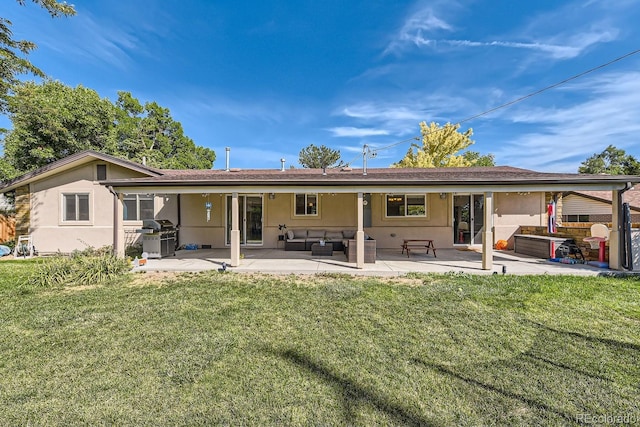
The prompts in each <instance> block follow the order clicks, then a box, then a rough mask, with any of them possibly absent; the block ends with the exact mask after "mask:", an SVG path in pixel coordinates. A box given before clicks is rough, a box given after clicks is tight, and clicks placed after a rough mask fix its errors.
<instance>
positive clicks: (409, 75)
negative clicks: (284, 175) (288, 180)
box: [0, 0, 640, 172]
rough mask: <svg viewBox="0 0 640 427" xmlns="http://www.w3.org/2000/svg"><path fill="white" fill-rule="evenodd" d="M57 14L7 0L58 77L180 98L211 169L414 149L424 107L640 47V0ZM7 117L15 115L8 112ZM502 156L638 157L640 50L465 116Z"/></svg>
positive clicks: (179, 114) (473, 98)
mask: <svg viewBox="0 0 640 427" xmlns="http://www.w3.org/2000/svg"><path fill="white" fill-rule="evenodd" d="M75 7H76V10H77V15H76V16H74V17H71V18H57V19H52V18H50V17H49V15H48V14H47V13H46V12H45V11H44V10H43V9H40V8H39V7H38V6H36V5H35V4H32V3H30V2H29V3H27V4H26V5H25V6H19V5H18V3H17V2H16V1H5V2H4V4H3V10H2V12H1V13H0V16H2V17H5V18H8V19H10V20H11V21H12V22H13V31H14V35H15V37H17V38H22V39H28V40H32V41H34V42H36V43H37V44H38V46H39V47H38V49H37V50H36V51H34V52H33V53H32V54H31V55H30V56H29V58H30V60H31V61H32V62H33V63H34V64H36V65H37V66H39V67H40V68H41V69H42V70H44V71H45V72H46V73H47V74H48V75H49V76H51V77H52V78H54V79H56V80H59V81H61V82H63V83H65V84H67V85H70V86H76V85H79V84H81V85H83V86H86V87H89V88H92V89H94V90H96V91H97V92H98V93H99V94H100V95H101V96H102V97H106V98H110V99H112V100H114V99H115V98H116V97H117V91H120V90H124V91H129V92H131V93H132V94H133V96H135V97H136V98H138V99H139V100H141V101H142V102H145V101H156V102H158V103H159V104H160V105H162V106H164V107H167V108H169V109H170V111H171V113H172V116H173V117H174V119H175V120H178V121H180V122H181V123H182V125H183V127H184V131H185V134H186V135H187V136H189V137H191V138H192V139H193V140H194V141H195V143H196V144H198V145H202V146H207V147H210V148H212V149H214V150H215V151H216V155H217V160H216V162H215V165H214V168H223V167H224V156H225V150H224V147H227V146H228V147H231V161H230V163H231V166H232V167H238V168H245V169H246V168H278V167H279V166H280V158H283V157H284V158H285V159H286V162H287V166H289V165H295V166H299V165H298V153H299V152H300V150H301V149H302V148H303V147H305V146H307V145H309V144H315V145H323V144H324V145H326V146H329V147H331V148H334V149H338V150H340V152H341V154H342V158H343V160H344V161H345V162H351V164H352V165H353V166H354V167H361V166H362V154H361V153H362V147H363V145H364V144H367V145H369V146H370V147H372V148H374V149H375V148H381V147H387V146H389V145H393V147H391V148H386V149H381V150H379V151H378V152H377V156H376V157H375V158H374V159H371V160H369V162H368V166H369V167H386V166H388V165H390V164H391V163H393V162H395V161H398V160H400V159H401V158H402V157H403V156H404V154H405V152H406V150H407V149H408V148H409V144H410V142H411V141H407V142H404V143H399V144H395V143H398V142H400V141H404V140H407V139H410V138H411V137H414V136H418V135H419V125H418V123H419V122H421V121H426V122H431V121H435V122H437V123H440V124H444V123H447V122H451V123H455V122H458V121H461V120H464V119H466V118H469V117H471V116H474V115H476V114H478V113H482V112H484V111H486V110H489V109H491V108H493V107H496V106H498V105H501V104H504V103H506V102H509V101H511V100H513V99H516V98H518V97H521V96H524V95H527V94H529V93H531V92H534V91H536V90H538V89H541V88H544V87H546V86H549V85H552V84H554V83H557V82H559V81H562V80H564V79H566V78H568V77H571V76H574V75H576V74H578V73H581V72H583V71H586V70H589V69H591V68H593V67H597V66H599V65H601V64H604V63H606V62H609V61H610V60H612V59H615V58H617V57H620V56H622V55H624V54H626V53H629V52H632V51H634V50H636V49H638V48H640V43H639V42H638V41H639V40H640V34H639V33H640V26H638V24H637V23H638V22H640V8H639V7H638V5H637V2H636V1H635V0H616V1H607V0H591V1H589V0H580V1H555V0H554V1H552V0H536V1H527V2H524V1H511V2H507V1H496V0H477V1H472V0H468V1H467V0H446V1H445V0H442V1H383V0H368V1H358V0H354V1H335V0H325V1H272V0H266V1H261V2H235V1H234V2H232V1H228V0H219V1H211V0H199V1H198V0H181V1H160V0H136V1H131V2H125V1H118V2H111V1H109V2H107V1H99V0H78V1H77V2H75ZM2 120H3V121H4V123H0V125H3V124H4V125H5V126H6V119H2ZM469 127H471V128H473V131H474V135H473V140H474V141H475V144H474V145H472V146H471V148H470V149H471V150H474V151H479V152H480V153H482V154H488V153H492V154H494V155H495V158H496V163H497V164H500V165H511V166H517V167H523V168H528V169H534V170H539V171H552V172H576V171H577V168H578V166H579V165H580V163H581V162H582V161H584V160H585V159H586V158H588V157H589V156H591V155H592V154H594V153H599V152H601V151H602V150H604V149H605V148H606V147H607V146H608V145H610V144H612V145H614V146H616V147H618V148H622V149H624V150H625V151H626V152H627V153H628V154H632V155H634V156H635V157H636V158H639V159H640V143H638V135H640V54H638V55H633V56H630V57H628V58H626V59H624V60H622V61H619V62H616V63H615V64H612V65H611V66H608V67H605V68H603V69H600V70H598V71H596V72H593V73H590V74H588V75H586V76H584V77H582V78H579V79H576V80H572V81H571V82H569V83H568V84H566V85H562V86H560V87H558V88H555V89H553V90H549V91H546V92H544V93H542V94H540V95H538V96H535V97H532V98H529V99H527V100H526V101H524V102H521V103H518V104H516V105H513V106H511V107H509V108H505V109H501V110H499V111H496V112H493V113H491V114H488V115H485V116H482V117H479V118H476V119H474V120H471V121H468V122H465V123H463V125H462V128H461V129H462V130H466V129H467V128H469Z"/></svg>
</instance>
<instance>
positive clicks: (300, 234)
mask: <svg viewBox="0 0 640 427" xmlns="http://www.w3.org/2000/svg"><path fill="white" fill-rule="evenodd" d="M291 231H293V237H292V238H293V239H306V238H307V230H291Z"/></svg>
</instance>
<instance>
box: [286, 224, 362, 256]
mask: <svg viewBox="0 0 640 427" xmlns="http://www.w3.org/2000/svg"><path fill="white" fill-rule="evenodd" d="M355 235H356V231H355V230H339V231H334V230H316V229H293V230H288V231H287V232H286V233H285V236H284V250H285V251H310V250H311V245H313V244H314V243H318V242H320V240H324V241H325V242H327V244H332V245H333V250H334V251H344V248H345V246H346V245H345V244H346V241H347V240H349V239H354V238H355Z"/></svg>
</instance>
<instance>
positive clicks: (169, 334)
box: [0, 261, 640, 426]
mask: <svg viewBox="0 0 640 427" xmlns="http://www.w3.org/2000/svg"><path fill="white" fill-rule="evenodd" d="M32 267H33V264H32V263H30V262H28V261H26V262H25V261H0V402H1V403H2V406H1V408H0V425H27V424H28V425H78V424H82V425H96V424H100V425H102V424H108V425H210V424H225V425H275V424H278V425H280V424H284V425H344V424H351V425H367V426H369V425H427V426H428V425H436V426H442V425H473V426H477V425H522V424H524V425H531V424H534V425H565V424H568V425H572V424H580V422H581V421H584V420H592V421H593V420H600V421H602V420H605V421H606V420H607V418H602V417H616V416H617V417H627V418H625V419H626V420H629V421H633V422H634V423H636V424H637V423H640V281H638V280H636V279H613V278H583V277H580V278H578V277H566V276H561V277H552V276H531V277H518V276H509V275H506V276H469V275H439V276H428V275H420V276H417V275H416V276H410V277H405V278H395V279H383V278H353V277H350V276H342V275H335V276H331V275H327V276H313V277H296V276H261V275H240V274H219V273H202V274H184V275H180V276H172V277H168V278H165V279H163V280H160V279H158V278H157V277H149V275H136V276H133V277H134V281H132V282H130V283H122V282H120V283H118V284H113V285H100V286H94V287H73V286H71V287H64V288H36V287H30V286H29V285H24V284H23V283H24V282H25V278H26V277H27V275H28V274H29V272H30V271H31V269H32ZM581 414H582V415H581ZM584 414H586V416H585V415H584ZM581 417H584V418H581ZM586 417H591V418H586ZM597 417H600V418H597ZM608 419H609V420H611V419H612V418H608Z"/></svg>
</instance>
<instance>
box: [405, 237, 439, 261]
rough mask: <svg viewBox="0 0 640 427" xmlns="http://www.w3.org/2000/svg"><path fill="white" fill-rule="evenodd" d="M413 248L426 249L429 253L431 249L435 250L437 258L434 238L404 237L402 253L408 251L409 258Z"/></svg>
mask: <svg viewBox="0 0 640 427" xmlns="http://www.w3.org/2000/svg"><path fill="white" fill-rule="evenodd" d="M411 249H426V253H427V254H429V251H430V250H432V251H433V257H434V258H436V247H435V246H434V245H433V240H431V239H404V241H403V242H402V253H403V254H404V251H407V258H409V255H410V254H411Z"/></svg>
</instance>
